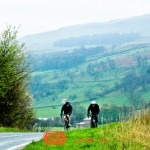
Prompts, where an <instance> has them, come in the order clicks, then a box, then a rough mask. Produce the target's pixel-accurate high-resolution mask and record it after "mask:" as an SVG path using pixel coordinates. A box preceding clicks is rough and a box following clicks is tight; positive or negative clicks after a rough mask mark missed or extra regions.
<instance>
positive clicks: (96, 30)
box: [20, 15, 150, 53]
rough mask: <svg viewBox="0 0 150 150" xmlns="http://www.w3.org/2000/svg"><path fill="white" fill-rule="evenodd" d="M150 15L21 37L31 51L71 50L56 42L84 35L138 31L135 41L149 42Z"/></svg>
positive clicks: (75, 26)
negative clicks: (138, 36)
mask: <svg viewBox="0 0 150 150" xmlns="http://www.w3.org/2000/svg"><path fill="white" fill-rule="evenodd" d="M149 24H150V15H143V16H138V17H132V18H129V19H120V20H113V21H109V22H95V23H88V24H81V25H74V26H68V27H63V28H60V29H58V30H54V31H49V32H44V33H38V34H34V35H28V36H25V37H23V38H21V39H20V41H21V42H24V43H26V47H27V49H28V50H29V51H31V52H38V53H41V52H42V53H43V52H57V51H64V50H68V49H69V50H70V49H72V48H74V47H70V48H68V47H55V46H54V42H56V41H58V40H62V39H69V38H73V37H76V38H80V37H83V36H91V35H101V34H102V35H103V34H113V33H117V34H129V33H137V34H139V35H140V37H141V38H140V39H138V40H136V41H134V40H133V41H131V42H133V43H135V42H138V43H139V42H141V41H142V43H144V42H149V39H150V38H149V36H150V30H149Z"/></svg>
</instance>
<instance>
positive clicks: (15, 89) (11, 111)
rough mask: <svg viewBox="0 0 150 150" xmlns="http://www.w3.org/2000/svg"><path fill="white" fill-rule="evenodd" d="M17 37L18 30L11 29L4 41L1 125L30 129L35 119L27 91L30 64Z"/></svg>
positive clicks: (0, 46) (0, 59) (0, 51)
mask: <svg viewBox="0 0 150 150" xmlns="http://www.w3.org/2000/svg"><path fill="white" fill-rule="evenodd" d="M16 36H17V31H16V30H15V28H12V27H11V26H9V27H7V29H6V30H5V31H4V32H3V34H2V35H1V38H0V110H1V115H0V124H1V125H2V126H7V127H19V128H30V127H31V123H32V118H33V116H34V115H33V109H32V96H31V95H29V92H28V90H27V89H28V84H29V74H30V63H29V62H28V55H27V54H26V53H25V52H24V49H23V48H24V44H20V43H19V42H18V41H17V40H16Z"/></svg>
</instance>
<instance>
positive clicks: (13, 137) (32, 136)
mask: <svg viewBox="0 0 150 150" xmlns="http://www.w3.org/2000/svg"><path fill="white" fill-rule="evenodd" d="M43 135H44V133H24V132H23V133H16V132H7V133H6V132H5V133H0V150H21V149H22V148H23V147H24V146H25V145H27V144H29V143H31V142H32V141H33V140H34V141H37V140H40V139H42V137H43Z"/></svg>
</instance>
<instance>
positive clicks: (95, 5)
mask: <svg viewBox="0 0 150 150" xmlns="http://www.w3.org/2000/svg"><path fill="white" fill-rule="evenodd" d="M142 14H150V0H0V31H2V30H3V29H4V27H5V26H6V24H8V25H15V26H19V25H21V27H20V29H19V36H24V35H28V34H33V33H39V32H43V31H50V30H54V29H57V28H59V27H63V26H68V25H73V24H82V23H88V22H103V21H108V20H113V19H118V18H127V17H131V16H138V15H142Z"/></svg>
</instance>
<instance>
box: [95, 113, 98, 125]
mask: <svg viewBox="0 0 150 150" xmlns="http://www.w3.org/2000/svg"><path fill="white" fill-rule="evenodd" d="M95 124H96V126H97V125H98V116H97V114H95Z"/></svg>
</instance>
